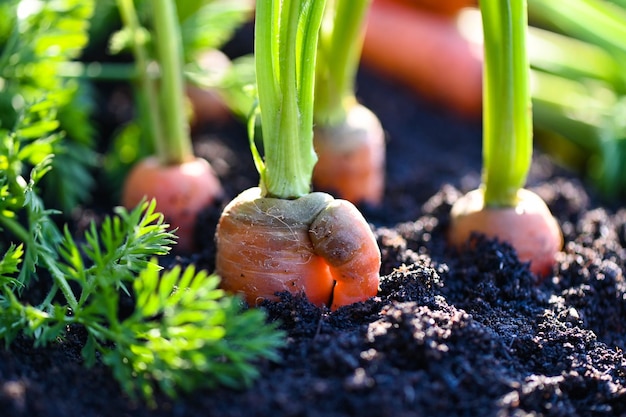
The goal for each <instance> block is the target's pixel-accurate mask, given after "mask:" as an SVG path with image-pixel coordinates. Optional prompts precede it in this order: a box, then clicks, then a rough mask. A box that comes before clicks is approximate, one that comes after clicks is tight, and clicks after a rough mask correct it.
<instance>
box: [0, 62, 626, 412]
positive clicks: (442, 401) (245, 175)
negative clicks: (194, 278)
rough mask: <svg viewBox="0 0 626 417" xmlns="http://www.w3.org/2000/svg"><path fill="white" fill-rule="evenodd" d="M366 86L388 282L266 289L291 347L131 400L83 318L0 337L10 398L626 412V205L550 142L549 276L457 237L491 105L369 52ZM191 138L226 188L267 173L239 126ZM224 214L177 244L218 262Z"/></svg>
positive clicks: (537, 165)
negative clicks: (219, 376)
mask: <svg viewBox="0 0 626 417" xmlns="http://www.w3.org/2000/svg"><path fill="white" fill-rule="evenodd" d="M358 86H359V89H358V96H359V98H360V99H361V101H362V102H363V104H365V105H366V106H368V107H370V108H371V109H372V110H374V111H375V112H376V113H377V114H378V115H379V117H380V119H381V120H382V123H383V125H384V126H385V128H386V130H387V133H388V143H387V152H388V166H387V198H386V200H385V204H384V206H383V207H382V208H380V209H375V208H371V207H361V209H362V211H363V213H364V214H365V216H366V218H367V219H368V220H369V221H370V222H371V224H372V226H373V228H374V230H375V232H376V236H377V238H378V242H379V244H380V248H381V251H382V255H383V265H382V274H383V278H382V283H381V291H380V293H379V294H378V296H377V297H375V298H373V299H371V300H369V301H367V302H365V303H361V304H356V305H353V306H348V307H345V308H342V309H340V310H338V311H336V312H333V313H331V312H329V311H327V310H323V309H319V308H316V307H314V306H311V305H310V304H308V303H307V302H306V300H304V299H301V298H298V297H292V296H285V297H284V298H283V299H282V301H280V302H277V303H268V304H266V305H265V306H264V307H263V308H265V309H266V310H267V312H268V315H269V318H270V319H271V320H278V321H279V322H280V323H281V328H282V329H284V330H285V331H286V332H287V334H288V339H287V345H286V347H285V348H284V349H283V350H282V351H281V356H282V360H281V361H280V362H278V363H273V362H263V363H260V364H259V366H260V369H261V372H262V375H261V377H260V378H259V379H258V380H257V381H256V382H255V383H254V385H253V386H252V387H251V388H249V389H247V390H243V391H234V390H229V389H216V390H201V391H198V392H194V393H193V394H190V395H188V396H186V397H183V398H180V399H178V400H169V399H167V398H166V397H164V396H159V398H158V405H157V408H156V409H150V408H148V407H146V406H144V405H143V404H141V403H137V402H132V401H130V400H129V398H128V397H127V396H126V395H124V394H123V393H122V392H121V390H120V388H119V386H118V384H117V382H116V381H115V380H114V379H113V377H112V375H111V373H110V371H109V370H108V368H106V367H105V366H104V365H102V364H98V365H96V366H95V367H94V368H92V369H89V370H87V369H86V368H85V367H84V366H83V361H82V360H81V357H80V349H81V346H82V345H81V343H82V342H81V341H82V339H81V337H80V332H74V331H70V332H69V337H68V339H67V340H65V341H63V342H60V343H58V344H55V345H52V346H49V347H47V348H35V347H33V346H32V342H30V341H28V340H21V339H18V341H17V342H16V343H15V344H13V345H12V346H11V347H10V349H2V350H0V415H2V416H28V417H33V416H45V417H53V416H82V417H88V416H115V417H121V416H208V415H211V416H222V417H226V416H233V417H234V416H246V417H249V416H275V417H279V416H280V417H282V416H324V417H330V416H393V417H402V416H567V417H573V416H626V356H625V355H624V353H623V350H624V349H626V335H625V334H624V332H625V328H624V323H625V322H626V284H625V282H624V276H623V268H624V265H625V262H626V251H625V249H624V248H625V246H626V210H624V209H615V208H611V207H610V206H608V205H606V204H603V203H601V202H600V201H599V200H597V199H596V198H595V197H594V194H593V190H591V189H590V188H587V187H586V186H585V184H584V182H583V181H581V180H580V179H577V178H576V177H575V176H572V175H570V174H569V173H567V172H565V171H563V170H561V169H560V168H558V167H556V166H555V165H554V164H552V163H551V161H550V160H549V159H548V158H547V157H545V156H543V155H542V154H541V152H540V151H539V150H538V151H537V152H536V153H535V160H534V162H533V169H532V172H531V175H530V178H529V182H528V186H529V188H531V189H532V190H534V191H536V192H537V193H538V194H540V195H541V196H542V197H543V198H544V199H545V200H546V201H547V203H548V205H549V206H550V208H551V210H552V211H553V214H554V215H555V216H556V217H557V218H558V220H559V223H560V225H561V227H562V229H563V232H564V235H565V247H564V249H563V251H562V252H561V253H560V254H559V258H558V264H557V265H556V266H555V268H554V271H553V272H554V273H553V276H552V277H549V278H548V279H547V280H545V281H543V282H541V283H538V282H537V279H536V277H534V276H533V275H532V274H531V273H529V271H528V268H527V265H525V264H522V263H520V262H519V261H518V259H517V258H516V254H515V252H514V251H513V250H512V249H511V248H510V247H509V246H508V245H506V244H501V243H498V242H494V241H487V240H484V239H480V238H477V240H476V242H475V243H476V244H475V247H474V250H472V251H469V252H466V253H463V254H456V253H452V252H450V251H449V250H448V249H446V246H445V241H444V236H445V230H446V224H447V215H448V211H449V208H450V205H451V204H452V203H453V202H454V200H455V199H456V198H458V196H459V195H460V193H462V192H465V191H467V190H469V189H471V188H473V187H475V186H476V185H477V184H478V182H479V179H480V165H481V161H480V157H481V149H480V146H481V126H480V121H476V120H473V121H472V120H463V119H460V118H458V117H456V116H455V115H453V114H451V113H448V112H446V110H445V109H440V108H435V107H433V106H432V105H430V104H429V103H427V102H424V101H422V100H420V98H419V97H417V96H416V95H415V94H413V93H411V92H408V91H406V89H405V88H404V87H402V86H398V85H394V84H391V83H388V82H386V81H385V80H383V79H380V78H377V77H376V75H375V74H372V73H369V72H368V71H367V70H363V71H362V73H361V74H360V76H359V80H358ZM195 139H196V144H197V151H198V153H199V154H201V155H203V156H205V157H207V158H208V159H209V160H210V161H211V162H212V163H213V164H214V166H215V168H216V169H217V171H218V172H219V174H220V175H221V176H222V178H223V179H224V183H225V184H226V185H227V191H228V193H229V196H231V197H232V196H234V195H235V194H236V193H238V192H239V191H242V190H243V189H245V188H247V187H250V186H254V185H256V182H257V175H256V172H255V170H254V167H253V165H252V161H251V157H250V154H249V151H248V149H247V139H246V135H245V128H244V127H243V126H241V125H240V124H238V123H237V122H232V123H230V124H227V125H225V126H221V127H219V128H218V127H212V126H207V127H206V128H205V129H203V131H202V132H200V133H199V134H198V135H197V137H196V138H195ZM98 201H99V202H100V203H102V202H103V201H106V198H104V199H103V200H102V199H101V200H98ZM87 209H88V210H84V211H83V212H82V213H87V212H92V211H93V210H96V211H97V210H104V211H107V210H110V207H87ZM218 214H219V210H213V211H210V212H207V213H206V216H205V217H204V218H203V223H202V224H201V225H199V227H200V230H202V233H200V235H202V236H203V238H204V239H205V240H204V241H202V242H201V243H202V244H203V246H202V250H201V251H199V252H198V253H197V254H194V255H193V256H192V257H189V258H179V259H177V260H176V262H181V263H187V262H194V263H196V264H198V265H199V266H200V267H204V268H211V267H212V265H213V256H214V252H213V243H212V239H211V237H210V236H211V231H212V230H213V229H214V227H215V221H216V219H217V216H218ZM78 220H79V219H77V221H78Z"/></svg>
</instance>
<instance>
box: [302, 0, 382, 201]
mask: <svg viewBox="0 0 626 417" xmlns="http://www.w3.org/2000/svg"><path fill="white" fill-rule="evenodd" d="M370 2H371V0H354V1H351V2H346V1H339V0H329V1H328V2H327V3H326V9H325V12H324V13H325V18H324V20H323V22H322V27H321V30H320V39H319V42H318V47H317V61H316V64H315V110H314V114H313V119H314V122H315V128H314V137H313V144H314V147H315V152H316V153H317V156H318V161H317V164H316V165H315V168H314V169H313V186H314V187H315V189H316V190H320V191H327V192H330V193H332V194H333V195H335V196H337V197H340V198H344V199H346V200H349V201H351V202H353V203H355V204H357V203H369V204H371V205H380V204H381V202H382V199H383V195H384V183H385V134H384V131H383V128H382V126H381V123H380V120H379V119H378V117H377V116H376V115H375V114H374V113H373V112H372V111H371V110H369V109H368V108H367V107H365V106H363V105H362V104H360V103H359V102H358V101H357V99H356V97H355V91H354V90H355V85H354V84H355V77H356V72H357V69H358V65H359V61H360V57H361V47H362V44H363V33H364V29H365V28H364V24H365V20H366V17H367V12H368V9H369V5H370Z"/></svg>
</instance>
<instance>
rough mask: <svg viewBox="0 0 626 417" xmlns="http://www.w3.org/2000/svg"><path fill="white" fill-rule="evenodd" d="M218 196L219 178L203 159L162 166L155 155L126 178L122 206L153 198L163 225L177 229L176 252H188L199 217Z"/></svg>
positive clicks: (220, 188) (191, 248)
mask: <svg viewBox="0 0 626 417" xmlns="http://www.w3.org/2000/svg"><path fill="white" fill-rule="evenodd" d="M221 195H222V187H221V184H220V182H219V179H218V178H217V176H216V175H215V172H214V171H213V169H212V168H211V165H210V164H209V163H208V162H207V161H206V159H203V158H192V159H190V160H188V161H186V162H182V163H180V164H171V165H163V164H162V163H161V162H160V161H159V159H158V158H157V157H156V156H150V157H147V158H145V159H142V160H141V161H139V162H138V163H137V164H135V165H134V166H133V168H132V170H131V171H130V173H129V174H128V176H127V177H126V180H125V182H124V189H123V190H122V205H123V206H124V207H127V208H128V207H135V206H136V205H137V204H139V203H140V202H141V201H142V199H143V198H144V197H148V198H154V199H156V201H157V208H158V209H159V210H160V211H161V212H162V213H163V215H164V217H165V220H166V222H167V223H169V224H170V225H172V226H174V227H176V228H177V231H176V235H177V236H178V244H177V245H176V250H177V251H180V252H190V251H192V250H193V249H194V248H195V243H194V230H195V225H196V220H197V216H198V214H199V213H200V212H201V211H202V210H204V209H205V208H206V207H209V206H210V205H212V204H214V203H216V201H217V200H218V199H219V197H221Z"/></svg>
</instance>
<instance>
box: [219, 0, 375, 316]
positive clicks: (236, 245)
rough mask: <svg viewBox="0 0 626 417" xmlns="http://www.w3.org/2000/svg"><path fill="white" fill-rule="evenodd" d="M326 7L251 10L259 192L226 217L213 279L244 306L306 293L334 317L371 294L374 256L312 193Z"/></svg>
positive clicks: (340, 203) (349, 219)
mask: <svg viewBox="0 0 626 417" xmlns="http://www.w3.org/2000/svg"><path fill="white" fill-rule="evenodd" d="M324 3H325V1H321V0H320V1H314V2H311V1H306V0H282V1H281V0H258V1H257V4H256V26H255V67H256V80H257V91H258V100H259V109H260V119H261V129H262V134H263V149H264V160H263V159H262V158H261V155H260V154H259V152H258V151H257V149H256V147H255V146H254V141H253V132H254V126H255V123H254V117H253V118H251V121H250V139H251V150H252V155H253V158H254V161H255V163H256V166H257V169H258V171H259V174H260V185H259V187H254V188H251V189H248V190H246V191H244V192H243V193H241V194H240V195H239V196H237V197H236V198H235V199H234V200H233V201H231V202H230V203H229V204H228V206H227V207H226V208H225V209H224V211H223V213H222V216H221V218H220V220H219V223H218V226H217V231H216V244H217V253H216V272H217V274H218V275H220V276H221V278H222V286H223V288H224V289H226V290H228V291H231V292H237V293H241V294H243V295H244V296H245V299H246V300H247V302H248V303H249V304H250V305H256V304H258V302H259V301H261V300H263V299H275V298H276V293H277V292H283V291H289V292H291V293H296V294H297V293H302V292H303V293H304V294H305V295H306V296H307V297H308V299H309V300H310V301H311V302H313V303H315V304H317V305H329V304H330V306H331V308H333V309H335V308H338V307H340V306H343V305H347V304H351V303H354V302H358V301H363V300H365V299H367V298H369V297H371V296H374V295H375V294H376V293H377V290H378V283H379V269H380V262H381V259H380V251H379V248H378V246H377V243H376V240H375V238H374V235H373V233H372V231H371V229H370V227H369V225H368V224H367V222H366V221H365V219H364V218H363V216H362V215H361V214H360V212H359V211H358V210H357V209H356V208H355V206H354V205H353V204H352V203H350V202H348V201H346V200H340V199H337V200H336V199H334V198H333V197H331V196H330V195H328V194H325V193H322V192H310V188H311V176H312V172H313V166H314V165H315V162H316V155H315V152H314V149H313V91H314V79H315V77H314V74H315V54H316V46H317V40H318V33H319V27H320V23H321V19H322V14H323V9H324Z"/></svg>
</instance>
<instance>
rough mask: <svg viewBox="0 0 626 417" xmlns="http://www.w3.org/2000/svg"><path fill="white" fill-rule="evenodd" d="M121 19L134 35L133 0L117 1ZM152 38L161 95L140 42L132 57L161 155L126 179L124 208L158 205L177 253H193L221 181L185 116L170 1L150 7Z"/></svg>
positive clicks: (176, 30) (175, 25)
mask: <svg viewBox="0 0 626 417" xmlns="http://www.w3.org/2000/svg"><path fill="white" fill-rule="evenodd" d="M118 5H119V8H120V13H121V16H122V19H123V20H124V23H125V25H126V26H127V27H128V28H129V29H130V31H131V33H135V34H136V33H138V30H139V23H138V19H137V13H136V10H135V8H134V6H133V2H132V0H118ZM152 10H153V12H154V15H153V18H154V31H155V33H154V35H155V37H156V42H155V44H156V46H157V52H158V60H157V61H158V64H159V65H160V70H161V80H160V87H161V89H160V91H158V93H160V95H159V94H157V91H156V87H155V85H154V82H153V81H154V80H152V79H150V78H148V77H147V75H146V74H147V71H146V70H147V65H148V62H147V52H146V50H145V49H144V47H143V45H141V44H139V43H138V42H137V41H135V42H134V43H133V52H134V55H135V59H136V63H137V66H138V67H139V73H140V74H141V75H140V77H141V78H140V83H141V89H142V91H143V92H144V94H145V95H146V96H147V102H148V105H149V106H151V108H150V111H149V113H148V115H147V116H148V119H149V121H150V128H151V131H150V134H151V137H152V139H153V140H154V142H155V145H156V146H155V147H156V150H157V155H153V156H150V157H148V158H147V159H143V160H141V161H139V162H138V163H136V164H135V166H133V168H132V169H131V171H130V173H129V175H128V177H127V178H126V179H125V183H124V189H123V191H122V205H123V206H125V207H127V208H132V207H135V206H136V205H137V204H138V203H139V202H140V201H141V200H142V198H144V197H145V198H149V199H153V198H154V199H156V202H157V209H158V210H159V211H160V212H162V213H163V215H164V217H165V218H166V219H167V221H168V222H169V223H170V224H171V225H172V226H173V227H175V228H177V229H178V230H177V236H178V238H179V240H178V246H177V247H176V248H175V249H176V250H177V251H191V250H193V248H194V235H193V232H194V225H195V222H196V218H197V216H198V214H199V212H200V211H201V210H203V209H204V208H205V207H207V206H208V205H209V204H211V203H213V202H214V201H216V200H217V199H218V198H219V197H221V195H222V188H221V185H220V182H219V180H218V178H217V177H216V176H215V173H214V172H213V170H212V169H211V167H210V165H209V164H208V162H207V161H206V160H204V159H201V158H197V157H195V155H194V154H193V149H192V145H191V138H190V136H189V124H188V122H187V119H186V114H185V111H184V89H183V85H184V81H183V72H182V53H181V50H182V48H181V45H180V36H179V28H178V22H177V18H176V11H175V7H174V4H173V3H172V1H171V0H158V1H154V2H153V4H152Z"/></svg>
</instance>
